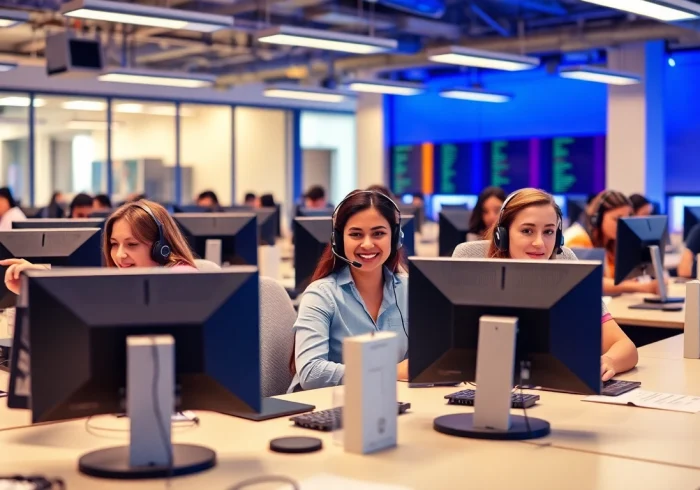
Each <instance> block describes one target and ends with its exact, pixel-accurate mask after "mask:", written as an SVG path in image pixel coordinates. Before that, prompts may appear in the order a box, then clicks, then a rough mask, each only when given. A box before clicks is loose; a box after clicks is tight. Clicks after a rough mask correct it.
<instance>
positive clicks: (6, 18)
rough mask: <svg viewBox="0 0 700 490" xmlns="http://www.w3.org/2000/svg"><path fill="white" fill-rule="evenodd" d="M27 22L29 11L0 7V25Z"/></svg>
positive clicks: (7, 25) (8, 25)
mask: <svg viewBox="0 0 700 490" xmlns="http://www.w3.org/2000/svg"><path fill="white" fill-rule="evenodd" d="M26 22H29V12H23V11H20V10H7V9H0V27H12V26H16V25H17V24H24V23H26Z"/></svg>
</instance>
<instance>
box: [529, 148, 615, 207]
mask: <svg viewBox="0 0 700 490" xmlns="http://www.w3.org/2000/svg"><path fill="white" fill-rule="evenodd" d="M540 155H541V168H542V174H541V181H540V185H541V187H542V188H544V189H548V190H550V191H551V192H552V193H553V194H581V195H587V194H597V193H599V192H601V191H602V190H604V189H605V136H580V137H578V136H577V137H560V138H548V139H543V140H541V147H540Z"/></svg>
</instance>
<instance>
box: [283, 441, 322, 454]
mask: <svg viewBox="0 0 700 490" xmlns="http://www.w3.org/2000/svg"><path fill="white" fill-rule="evenodd" d="M322 448H323V441H321V439H318V438H317V437H278V438H277V439H272V440H271V441H270V450H271V451H275V452H276V453H287V454H302V453H313V452H315V451H320V450H321V449H322Z"/></svg>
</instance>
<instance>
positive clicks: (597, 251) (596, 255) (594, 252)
mask: <svg viewBox="0 0 700 490" xmlns="http://www.w3.org/2000/svg"><path fill="white" fill-rule="evenodd" d="M571 251H572V252H573V253H574V255H576V258H578V259H579V260H597V261H598V262H603V263H604V262H605V249H604V248H576V247H574V248H572V249H571Z"/></svg>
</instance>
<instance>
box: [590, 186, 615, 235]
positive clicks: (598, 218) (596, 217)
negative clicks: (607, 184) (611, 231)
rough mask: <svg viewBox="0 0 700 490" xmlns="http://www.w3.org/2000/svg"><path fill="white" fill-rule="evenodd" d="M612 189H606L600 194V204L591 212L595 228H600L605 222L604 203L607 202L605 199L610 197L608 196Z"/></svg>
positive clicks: (592, 223)
mask: <svg viewBox="0 0 700 490" xmlns="http://www.w3.org/2000/svg"><path fill="white" fill-rule="evenodd" d="M611 192H612V191H605V192H603V195H602V196H600V199H598V204H597V205H596V207H595V211H593V213H591V218H590V219H591V226H592V227H593V228H599V227H600V225H602V224H603V216H602V214H603V204H605V201H606V200H607V199H608V196H609V195H610V193H611Z"/></svg>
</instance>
